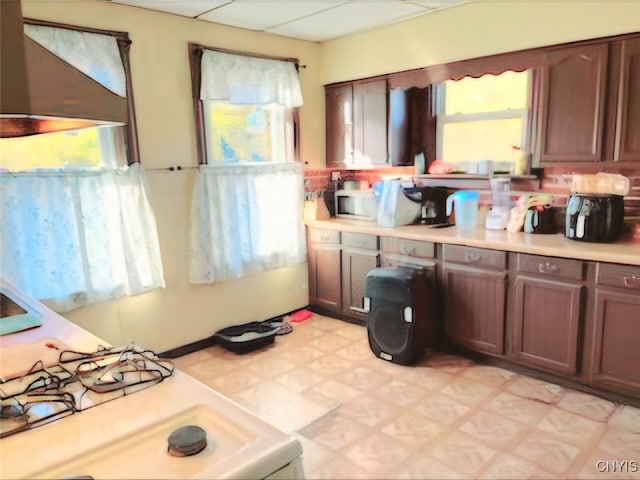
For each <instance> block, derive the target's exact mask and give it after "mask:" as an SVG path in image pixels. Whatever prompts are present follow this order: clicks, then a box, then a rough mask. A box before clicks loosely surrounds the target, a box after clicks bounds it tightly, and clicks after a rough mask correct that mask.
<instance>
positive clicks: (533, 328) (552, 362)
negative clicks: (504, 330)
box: [509, 275, 584, 374]
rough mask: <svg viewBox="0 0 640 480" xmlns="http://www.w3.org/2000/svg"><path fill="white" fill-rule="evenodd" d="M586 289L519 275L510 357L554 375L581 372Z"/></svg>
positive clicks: (515, 289)
mask: <svg viewBox="0 0 640 480" xmlns="http://www.w3.org/2000/svg"><path fill="white" fill-rule="evenodd" d="M583 289H584V287H583V285H581V284H579V283H571V282H564V281H556V280H550V279H545V278H536V277H529V276H525V275H518V277H517V278H516V281H515V284H514V287H513V290H512V293H513V295H514V300H513V305H514V311H513V313H512V315H511V316H510V321H511V322H513V329H512V331H513V339H512V342H511V345H510V348H509V357H510V358H511V359H512V360H514V361H517V362H519V363H523V364H527V365H531V366H534V367H540V368H544V369H545V370H551V371H553V372H559V373H565V374H575V373H577V371H578V361H577V358H578V335H579V332H580V323H581V318H582V315H583V313H582V296H583Z"/></svg>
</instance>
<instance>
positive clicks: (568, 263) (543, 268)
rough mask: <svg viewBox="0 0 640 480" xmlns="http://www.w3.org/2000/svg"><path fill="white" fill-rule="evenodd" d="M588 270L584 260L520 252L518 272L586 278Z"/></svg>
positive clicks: (573, 278) (575, 278)
mask: <svg viewBox="0 0 640 480" xmlns="http://www.w3.org/2000/svg"><path fill="white" fill-rule="evenodd" d="M586 270H587V269H586V264H585V262H583V261H582V260H572V259H569V258H557V257H543V256H541V255H526V254H522V253H519V254H518V273H537V274H539V275H545V276H551V277H558V278H566V279H569V280H584V279H585V275H586Z"/></svg>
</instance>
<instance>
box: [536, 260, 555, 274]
mask: <svg viewBox="0 0 640 480" xmlns="http://www.w3.org/2000/svg"><path fill="white" fill-rule="evenodd" d="M538 271H539V272H540V273H553V272H557V271H558V266H557V265H554V264H553V263H551V262H544V263H539V264H538Z"/></svg>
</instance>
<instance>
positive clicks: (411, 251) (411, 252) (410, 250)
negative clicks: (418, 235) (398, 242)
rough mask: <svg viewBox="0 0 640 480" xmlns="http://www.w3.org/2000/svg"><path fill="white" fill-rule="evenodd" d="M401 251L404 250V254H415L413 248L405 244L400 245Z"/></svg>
mask: <svg viewBox="0 0 640 480" xmlns="http://www.w3.org/2000/svg"><path fill="white" fill-rule="evenodd" d="M402 251H403V252H404V254H405V255H410V256H414V255H415V254H416V249H415V248H407V247H406V246H403V247H402Z"/></svg>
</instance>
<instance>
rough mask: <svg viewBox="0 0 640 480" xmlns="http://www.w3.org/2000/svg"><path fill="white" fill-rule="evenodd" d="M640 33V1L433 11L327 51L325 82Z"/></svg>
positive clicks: (484, 2)
mask: <svg viewBox="0 0 640 480" xmlns="http://www.w3.org/2000/svg"><path fill="white" fill-rule="evenodd" d="M639 30H640V1H638V0H624V1H616V0H601V1H590V0H587V1H585V0H581V1H575V0H574V1H571V0H562V1H557V0H554V1H545V0H535V1H523V0H517V1H516V0H512V1H508V0H505V1H499V0H493V1H488V0H475V1H474V2H472V3H469V4H465V5H461V6H458V7H453V8H450V9H446V10H442V11H437V12H433V13H431V14H428V15H424V16H422V17H418V18H415V19H412V20H408V21H405V22H402V23H398V24H395V25H390V26H388V27H384V28H379V29H376V30H371V31H369V32H363V33H360V34H357V35H352V36H349V37H344V38H341V39H336V40H332V41H329V42H326V43H324V44H322V57H321V58H322V73H321V78H322V83H323V84H328V83H333V82H338V81H345V80H353V79H356V78H365V77H369V76H373V75H380V74H383V73H391V72H396V71H401V70H409V69H412V68H419V67H425V66H429V65H437V64H440V63H447V62H451V61H456V60H463V59H467V58H474V57H480V56H483V55H491V54H494V53H501V52H507V51H514V50H521V49H524V48H532V47H538V46H542V45H551V44H556V43H564V42H571V41H575V40H584V39H587V38H596V37H603V36H608V35H615V34H620V33H627V32H633V31H639Z"/></svg>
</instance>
